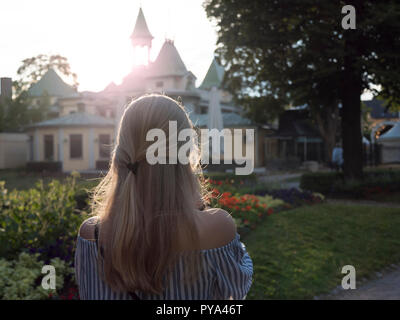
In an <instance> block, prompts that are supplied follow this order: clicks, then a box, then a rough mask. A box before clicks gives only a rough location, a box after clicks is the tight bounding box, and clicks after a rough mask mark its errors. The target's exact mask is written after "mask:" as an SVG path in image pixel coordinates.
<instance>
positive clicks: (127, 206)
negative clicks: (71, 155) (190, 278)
mask: <svg viewBox="0 0 400 320" xmlns="http://www.w3.org/2000/svg"><path fill="white" fill-rule="evenodd" d="M171 121H174V123H176V128H177V132H169V131H170V130H169V129H170V122H171ZM153 129H158V130H161V131H163V132H164V133H165V137H166V140H165V141H157V143H159V145H160V146H162V145H163V143H166V144H165V145H166V148H165V150H162V147H160V148H159V149H158V153H161V155H165V158H166V159H165V160H166V162H167V164H163V163H155V164H154V163H153V164H151V163H149V161H148V159H147V158H148V150H149V147H150V146H151V145H152V144H154V143H155V142H154V141H147V140H151V139H147V138H148V133H149V132H150V131H151V130H153ZM183 129H192V124H191V122H190V120H189V118H188V116H187V114H186V112H185V110H184V109H183V107H182V106H180V105H179V104H178V103H177V102H176V101H174V100H173V99H171V98H168V97H166V96H162V95H147V96H143V97H141V98H139V99H137V100H135V101H133V102H132V103H131V104H130V105H129V106H128V107H127V108H126V110H125V112H124V115H123V117H122V119H121V123H120V127H119V132H118V136H117V141H116V146H115V148H114V152H113V156H112V160H111V166H110V170H109V172H108V174H107V176H106V177H105V178H104V179H103V181H102V182H101V183H100V185H99V186H98V187H97V189H96V191H95V194H94V212H95V214H96V215H98V216H99V217H100V221H101V226H103V225H104V226H105V228H103V229H102V228H101V229H100V230H104V233H103V234H102V232H100V240H101V241H100V243H102V245H103V246H104V261H103V265H104V269H103V270H104V278H105V281H106V282H107V283H108V284H109V285H110V286H111V287H112V288H113V289H114V290H117V291H129V290H136V289H137V290H142V291H145V292H153V293H157V292H160V291H161V290H162V288H163V277H164V276H165V274H166V272H167V271H168V270H170V269H171V268H172V267H173V264H174V262H175V261H176V258H177V256H178V255H179V253H180V252H181V251H182V247H181V243H182V239H183V238H185V237H186V239H187V240H188V242H191V243H194V244H195V243H197V239H198V233H197V228H196V223H195V220H194V212H195V210H196V203H197V202H198V200H199V199H200V193H201V186H200V183H199V180H198V178H197V176H196V175H195V173H194V170H195V168H198V163H196V162H193V159H198V158H199V157H198V156H197V157H196V156H193V152H194V153H196V148H195V142H194V141H193V140H192V143H193V145H192V148H191V150H192V154H191V155H190V156H189V155H188V156H189V158H190V159H191V160H192V161H191V162H189V163H187V164H185V163H182V162H180V161H179V160H178V161H175V162H174V159H171V157H170V153H169V150H170V149H171V148H173V149H174V150H179V148H180V147H181V146H182V144H183V143H185V142H179V141H177V139H176V137H173V139H171V141H172V143H171V144H168V142H169V141H168V140H169V139H168V137H169V135H174V134H176V133H178V134H179V132H180V131H181V130H183ZM172 131H174V130H172ZM159 140H160V137H159ZM161 140H162V139H161ZM173 155H174V153H172V154H171V156H172V158H173ZM158 156H160V154H158ZM175 160H177V159H175ZM170 162H173V164H169V163H170ZM132 165H134V167H135V170H132ZM103 235H104V237H103Z"/></svg>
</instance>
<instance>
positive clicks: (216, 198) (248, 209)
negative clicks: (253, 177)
mask: <svg viewBox="0 0 400 320" xmlns="http://www.w3.org/2000/svg"><path fill="white" fill-rule="evenodd" d="M211 206H212V207H216V208H222V209H224V210H226V211H227V212H229V213H230V214H231V215H232V217H233V218H234V219H235V222H236V225H237V227H238V232H239V234H240V235H241V236H243V235H245V234H247V232H248V231H250V230H251V229H255V227H256V226H257V223H259V222H260V221H261V220H262V219H263V218H264V217H265V216H267V215H271V214H272V213H273V212H277V211H279V210H280V209H281V207H283V206H284V202H283V201H282V200H276V199H273V198H272V197H270V196H265V197H256V196H255V195H251V194H245V195H240V194H232V193H230V192H223V193H220V192H219V191H218V190H217V189H214V190H213V192H212V199H211Z"/></svg>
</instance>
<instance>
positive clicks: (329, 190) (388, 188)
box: [300, 169, 400, 199]
mask: <svg viewBox="0 0 400 320" xmlns="http://www.w3.org/2000/svg"><path fill="white" fill-rule="evenodd" d="M300 187H301V188H302V189H306V190H311V191H316V192H321V193H323V194H325V195H329V196H338V197H348V198H366V199H368V198H370V197H371V196H372V195H376V194H381V193H386V194H388V193H392V192H399V191H400V171H395V170H382V169H378V170H371V171H365V172H364V178H363V180H354V181H345V180H344V177H343V174H342V173H337V172H328V173H306V174H303V175H302V177H301V181H300Z"/></svg>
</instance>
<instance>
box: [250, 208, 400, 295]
mask: <svg viewBox="0 0 400 320" xmlns="http://www.w3.org/2000/svg"><path fill="white" fill-rule="evenodd" d="M243 242H244V243H245V245H246V247H247V249H248V251H249V254H250V256H251V257H252V259H253V263H254V282H253V285H252V288H251V289H250V292H249V294H248V295H247V299H312V298H313V297H314V296H315V295H319V294H322V293H328V292H329V291H330V290H332V289H333V288H335V287H336V286H338V285H340V284H341V280H342V277H343V276H344V274H342V273H341V270H342V267H343V266H344V265H353V266H354V267H355V268H356V279H357V280H360V279H362V278H363V277H367V278H368V276H370V275H372V274H373V273H374V272H375V271H378V270H380V269H381V268H383V267H385V266H387V265H389V264H391V263H393V262H398V261H399V260H400V209H395V208H394V209H392V208H377V207H367V206H355V205H348V206H346V205H331V204H330V205H328V204H321V205H315V206H308V207H302V208H298V209H294V210H290V211H285V212H281V213H278V214H276V215H272V216H270V217H267V219H266V220H265V221H263V222H262V223H261V224H260V225H259V226H258V227H257V228H256V229H255V230H254V231H253V232H252V233H250V234H249V235H248V236H247V237H245V238H244V239H243Z"/></svg>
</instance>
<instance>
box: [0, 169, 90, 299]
mask: <svg viewBox="0 0 400 320" xmlns="http://www.w3.org/2000/svg"><path fill="white" fill-rule="evenodd" d="M75 179H76V176H72V177H69V178H67V179H66V180H65V181H64V182H63V183H61V182H60V181H58V180H53V181H52V182H50V183H49V184H48V185H44V184H43V182H42V181H40V182H38V183H37V184H36V187H35V188H32V189H29V190H22V191H21V190H19V191H18V190H13V191H11V192H8V190H7V189H5V185H4V182H0V208H1V215H0V256H1V257H2V259H1V260H0V287H1V290H0V299H44V298H49V294H50V293H51V297H52V298H56V299H57V298H59V297H67V298H68V297H71V295H70V294H71V293H72V291H73V290H75V291H76V286H75V279H74V270H73V257H74V250H75V240H76V235H77V230H78V229H79V226H80V225H81V223H82V222H83V221H84V220H85V219H86V218H87V217H88V215H87V214H86V213H85V212H82V211H78V210H77V209H76V201H75V194H76V191H77V190H76V189H77V188H76V184H75ZM47 264H50V265H53V266H54V267H56V270H57V277H56V281H57V286H56V288H57V290H55V291H52V290H50V291H47V290H43V289H42V287H41V279H42V278H43V276H44V275H43V274H42V273H41V268H42V267H43V266H44V265H47ZM14 269H15V270H18V271H15V272H14V273H13V275H12V276H10V275H9V274H10V270H14ZM74 287H75V289H74ZM70 288H73V289H70ZM68 290H69V291H70V292H68ZM71 290H72V291H71ZM74 296H75V295H74Z"/></svg>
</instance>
